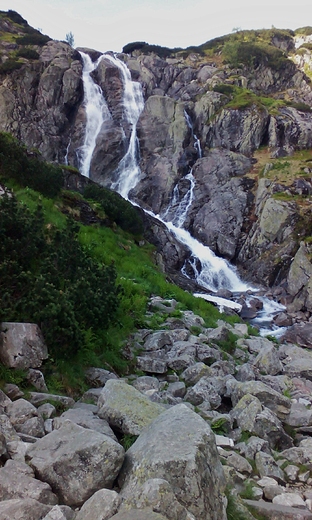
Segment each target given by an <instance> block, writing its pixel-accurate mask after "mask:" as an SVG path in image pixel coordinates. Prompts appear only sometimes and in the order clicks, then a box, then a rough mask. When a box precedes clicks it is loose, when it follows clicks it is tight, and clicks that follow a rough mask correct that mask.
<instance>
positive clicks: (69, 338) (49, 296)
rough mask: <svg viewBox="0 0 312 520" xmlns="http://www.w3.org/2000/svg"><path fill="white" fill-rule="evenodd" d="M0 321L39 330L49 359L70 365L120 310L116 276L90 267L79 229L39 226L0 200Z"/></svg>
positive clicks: (109, 269) (38, 219)
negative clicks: (28, 324)
mask: <svg viewBox="0 0 312 520" xmlns="http://www.w3.org/2000/svg"><path fill="white" fill-rule="evenodd" d="M0 211H1V222H0V257H1V263H0V321H22V322H35V323H38V324H40V327H41V330H42V332H43V335H44V337H45V340H46V343H47V345H48V349H49V353H50V355H51V356H52V357H60V358H63V359H71V358H72V357H73V356H75V355H77V353H78V352H79V351H80V350H82V349H84V348H86V347H87V345H86V342H85V335H86V331H87V330H88V329H90V328H92V329H93V330H94V331H97V330H98V331H100V330H103V329H104V330H105V329H106V328H107V327H108V326H109V324H110V322H111V321H112V319H113V317H114V315H115V313H116V309H117V307H118V304H119V294H120V288H119V287H118V286H117V285H116V276H117V275H116V270H115V268H114V267H113V266H112V265H110V266H106V265H103V264H98V263H97V262H95V261H93V260H92V259H91V258H90V257H89V256H88V255H87V253H86V252H85V250H84V249H83V247H82V246H81V244H80V243H79V240H78V231H79V226H77V224H75V223H74V222H73V221H70V220H69V221H67V225H66V227H65V228H64V229H63V230H59V229H55V228H54V227H53V226H49V227H46V226H44V216H43V211H42V208H40V206H38V207H37V208H36V211H35V212H30V211H29V210H28V209H27V208H26V207H25V206H23V205H22V204H20V203H19V202H18V201H17V200H16V199H15V197H13V196H11V197H8V196H4V197H2V198H1V200H0Z"/></svg>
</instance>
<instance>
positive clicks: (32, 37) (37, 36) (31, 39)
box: [16, 32, 51, 47]
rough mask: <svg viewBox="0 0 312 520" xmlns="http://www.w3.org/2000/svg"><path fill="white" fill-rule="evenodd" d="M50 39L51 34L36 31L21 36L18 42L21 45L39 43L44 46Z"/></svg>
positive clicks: (17, 39)
mask: <svg viewBox="0 0 312 520" xmlns="http://www.w3.org/2000/svg"><path fill="white" fill-rule="evenodd" d="M50 40H51V38H50V37H49V36H46V35H45V34H41V33H40V32H34V33H30V34H25V36H21V37H20V38H16V43H18V44H19V45H39V46H41V47H42V46H43V45H45V44H46V43H47V42H49V41H50Z"/></svg>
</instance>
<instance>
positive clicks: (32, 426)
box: [6, 399, 45, 437]
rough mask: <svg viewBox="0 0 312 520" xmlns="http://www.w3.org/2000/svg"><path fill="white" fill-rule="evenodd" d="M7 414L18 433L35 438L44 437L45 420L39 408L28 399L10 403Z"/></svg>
mask: <svg viewBox="0 0 312 520" xmlns="http://www.w3.org/2000/svg"><path fill="white" fill-rule="evenodd" d="M6 413H7V415H8V416H9V418H10V421H11V424H12V425H13V426H14V428H15V430H16V431H17V432H19V433H23V434H26V435H32V436H33V437H43V436H44V434H45V432H44V421H43V418H42V416H41V415H40V413H39V412H38V410H37V408H36V407H35V406H34V405H33V404H31V403H29V402H28V401H26V399H18V400H17V401H13V402H12V403H10V404H9V405H8V406H7V407H6Z"/></svg>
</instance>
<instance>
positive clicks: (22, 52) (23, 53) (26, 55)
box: [16, 47, 39, 60]
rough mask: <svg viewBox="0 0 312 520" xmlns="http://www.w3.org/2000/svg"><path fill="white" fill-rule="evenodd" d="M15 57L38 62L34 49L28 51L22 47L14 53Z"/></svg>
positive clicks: (37, 55)
mask: <svg viewBox="0 0 312 520" xmlns="http://www.w3.org/2000/svg"><path fill="white" fill-rule="evenodd" d="M16 55H17V56H20V57H21V58H26V59H27V60H38V59H39V54H38V52H37V51H35V50H34V49H29V48H28V47H23V48H22V49H19V50H18V51H17V53H16Z"/></svg>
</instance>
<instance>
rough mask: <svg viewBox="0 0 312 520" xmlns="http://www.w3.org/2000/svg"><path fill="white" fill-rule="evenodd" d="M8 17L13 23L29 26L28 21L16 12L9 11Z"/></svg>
mask: <svg viewBox="0 0 312 520" xmlns="http://www.w3.org/2000/svg"><path fill="white" fill-rule="evenodd" d="M6 16H7V17H8V18H10V20H12V21H13V22H15V23H18V24H19V25H25V26H27V25H28V23H27V21H26V20H25V19H24V18H23V17H22V16H21V15H20V14H18V13H17V12H16V11H12V9H9V10H8V12H7V13H6Z"/></svg>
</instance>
